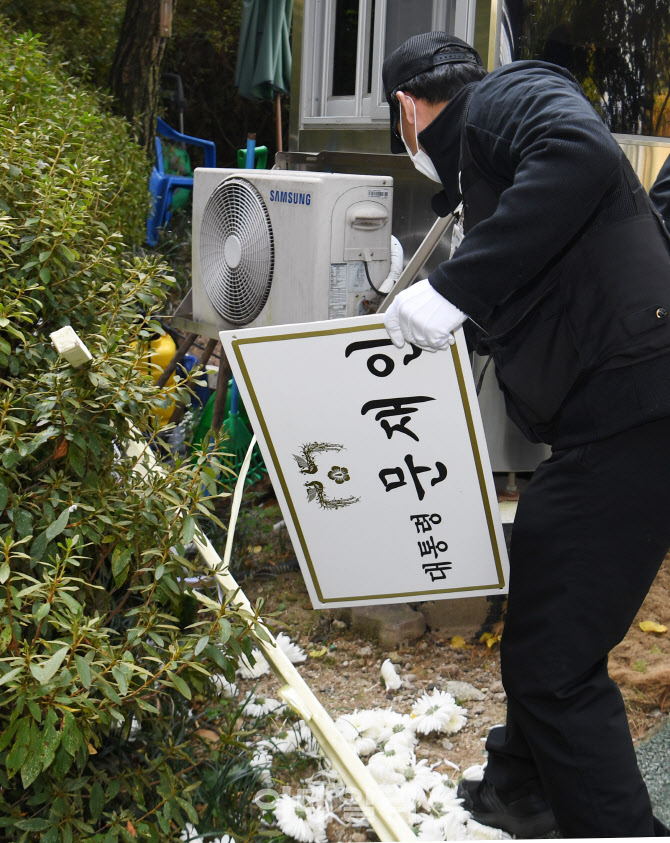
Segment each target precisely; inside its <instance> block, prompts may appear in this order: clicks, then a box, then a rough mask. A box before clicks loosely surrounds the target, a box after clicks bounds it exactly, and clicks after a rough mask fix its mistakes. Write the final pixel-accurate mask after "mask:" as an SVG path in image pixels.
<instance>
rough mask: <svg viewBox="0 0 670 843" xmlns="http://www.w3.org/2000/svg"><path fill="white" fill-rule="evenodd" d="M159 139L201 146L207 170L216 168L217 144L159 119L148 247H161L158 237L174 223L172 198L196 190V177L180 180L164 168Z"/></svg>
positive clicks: (181, 178) (151, 184) (151, 188)
mask: <svg viewBox="0 0 670 843" xmlns="http://www.w3.org/2000/svg"><path fill="white" fill-rule="evenodd" d="M159 136H162V137H164V138H168V139H169V140H174V141H177V142H178V143H185V144H191V145H192V146H199V147H200V148H201V149H203V150H204V152H205V167H216V145H215V143H214V141H208V140H203V139H202V138H194V137H191V136H190V135H184V134H182V133H181V132H178V131H177V130H176V129H173V128H172V126H169V125H168V124H167V123H166V122H165V120H161V118H160V117H159V118H158V121H157V124H156V138H155V143H156V164H155V165H154V167H153V169H152V171H151V177H150V179H149V192H150V193H151V196H152V203H151V211H150V212H149V215H148V217H147V238H146V242H147V245H148V246H157V245H158V234H159V231H160V229H161V228H164V227H165V226H166V225H167V223H168V222H169V220H170V207H171V205H172V196H173V194H174V192H175V190H177V188H179V187H185V188H187V189H188V190H193V177H192V176H177V175H174V174H172V173H166V172H165V167H164V165H163V145H162V143H161V139H160V137H159Z"/></svg>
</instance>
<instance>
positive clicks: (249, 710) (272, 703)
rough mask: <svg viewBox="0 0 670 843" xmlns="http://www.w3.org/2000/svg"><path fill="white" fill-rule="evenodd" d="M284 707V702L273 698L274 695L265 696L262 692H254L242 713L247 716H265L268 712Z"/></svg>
mask: <svg viewBox="0 0 670 843" xmlns="http://www.w3.org/2000/svg"><path fill="white" fill-rule="evenodd" d="M282 708H284V703H281V702H279V701H278V700H273V699H272V697H263V696H261V695H260V694H254V695H253V696H252V697H251V698H250V699H249V700H247V702H246V703H245V705H244V708H243V709H242V714H243V715H244V716H245V717H264V716H265V715H266V714H270V712H272V711H278V710H279V709H282Z"/></svg>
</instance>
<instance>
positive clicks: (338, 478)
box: [328, 465, 351, 483]
mask: <svg viewBox="0 0 670 843" xmlns="http://www.w3.org/2000/svg"><path fill="white" fill-rule="evenodd" d="M328 477H329V478H330V479H331V480H334V481H335V482H336V483H346V482H347V480H351V477H349V469H348V468H344V466H339V465H334V466H333V467H332V468H331V469H330V471H329V472H328Z"/></svg>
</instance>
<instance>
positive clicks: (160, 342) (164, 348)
mask: <svg viewBox="0 0 670 843" xmlns="http://www.w3.org/2000/svg"><path fill="white" fill-rule="evenodd" d="M176 351H177V346H176V344H175V341H174V340H173V339H172V337H171V336H170V335H169V334H164V335H163V336H162V337H158V339H155V340H154V341H153V342H152V343H151V345H150V350H149V353H148V354H147V355H146V357H143V358H142V360H141V361H140V364H139V369H140V371H141V372H142V374H145V375H146V374H150V375H151V377H152V378H153V379H154V382H156V381H157V380H158V378H159V377H160V376H161V375H162V374H163V372H164V371H165V369H166V368H167V365H168V363H169V362H170V361H171V360H172V358H173V357H174V355H175V352H176ZM175 386H176V383H175V377H174V374H172V375H170V377H169V378H168V382H167V383H166V384H165V387H164V388H163V394H164V395H165V396H166V397H170V393H172V392H173V391H174V389H175ZM153 410H154V413H155V414H156V415H157V416H158V418H159V420H160V424H161V427H162V426H163V425H165V424H167V423H168V421H169V420H170V416H171V415H172V412H173V411H174V399H170V403H169V405H168V406H167V407H159V406H157V405H154V408H153Z"/></svg>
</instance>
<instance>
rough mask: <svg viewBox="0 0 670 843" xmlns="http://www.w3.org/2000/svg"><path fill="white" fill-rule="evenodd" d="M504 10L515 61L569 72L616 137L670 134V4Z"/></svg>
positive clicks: (541, 4) (629, 1)
mask: <svg viewBox="0 0 670 843" xmlns="http://www.w3.org/2000/svg"><path fill="white" fill-rule="evenodd" d="M505 5H506V7H507V8H506V10H505V17H504V19H505V21H506V23H507V24H508V26H509V29H510V47H511V49H510V55H511V57H512V58H520V59H541V60H543V61H549V62H553V63H555V64H560V65H562V66H563V67H566V68H567V69H568V70H570V71H571V72H572V73H573V74H574V75H575V77H576V78H577V80H578V82H579V83H580V85H581V86H582V87H583V88H584V91H585V92H586V95H587V96H588V97H589V99H590V100H591V102H592V103H593V105H594V107H595V108H596V110H597V111H598V112H599V114H600V115H601V116H602V118H603V120H604V121H605V123H606V124H607V126H608V127H609V128H610V130H611V131H613V132H620V133H623V134H634V135H638V134H641V135H651V136H659V137H670V0H561V2H557V0H505ZM503 35H504V33H503Z"/></svg>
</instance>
